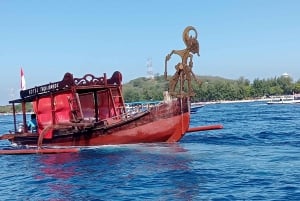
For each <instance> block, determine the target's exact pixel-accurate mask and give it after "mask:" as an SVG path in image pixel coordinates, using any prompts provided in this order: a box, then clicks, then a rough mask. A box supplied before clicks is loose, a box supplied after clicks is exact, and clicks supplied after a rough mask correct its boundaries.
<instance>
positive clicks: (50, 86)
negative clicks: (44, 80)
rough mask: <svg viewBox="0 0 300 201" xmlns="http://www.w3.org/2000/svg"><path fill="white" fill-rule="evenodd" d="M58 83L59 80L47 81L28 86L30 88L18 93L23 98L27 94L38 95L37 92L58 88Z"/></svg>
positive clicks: (42, 92) (46, 91)
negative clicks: (43, 83) (38, 84)
mask: <svg viewBox="0 0 300 201" xmlns="http://www.w3.org/2000/svg"><path fill="white" fill-rule="evenodd" d="M59 83H60V82H54V83H49V84H46V85H42V86H38V87H34V88H30V89H27V90H24V91H21V92H20V95H21V97H22V98H25V97H28V96H35V95H38V94H44V93H48V92H51V91H54V90H57V89H59V88H60V87H59V86H60V84H59Z"/></svg>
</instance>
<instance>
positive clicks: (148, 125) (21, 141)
mask: <svg viewBox="0 0 300 201" xmlns="http://www.w3.org/2000/svg"><path fill="white" fill-rule="evenodd" d="M188 104H189V101H188V100H187V99H178V100H175V101H172V102H170V103H163V104H161V105H158V106H156V107H153V108H152V109H151V110H149V111H145V112H143V113H139V114H136V115H135V116H131V117H128V118H127V119H125V120H120V121H116V122H111V123H110V124H109V125H97V124H95V125H93V126H92V127H89V128H87V129H84V130H80V128H73V127H72V128H71V129H70V128H69V129H62V130H60V129H57V130H55V131H54V135H53V137H52V139H43V142H42V144H43V145H46V146H49V145H51V146H99V145H113V144H132V143H154V142H177V141H179V140H180V139H181V138H182V137H183V136H184V134H185V133H186V132H187V130H188V129H189V123H190V113H189V109H188ZM38 138H39V136H38V135H33V134H21V135H17V134H16V135H14V137H13V138H12V139H10V141H11V142H12V143H16V144H18V145H37V143H38Z"/></svg>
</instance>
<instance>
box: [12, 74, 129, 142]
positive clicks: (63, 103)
mask: <svg viewBox="0 0 300 201" xmlns="http://www.w3.org/2000/svg"><path fill="white" fill-rule="evenodd" d="M121 82H122V74H121V73H120V72H118V71H116V72H115V73H113V75H112V77H111V78H109V79H107V78H106V74H104V76H103V77H95V76H94V75H91V74H87V75H85V76H84V77H83V78H74V77H73V75H72V74H71V73H66V74H65V75H64V77H63V79H62V80H61V81H58V82H53V83H49V84H46V85H41V86H36V87H34V88H30V89H27V90H22V91H21V92H20V97H21V98H20V99H16V100H12V101H9V103H11V104H12V105H13V112H14V115H15V104H16V103H21V104H22V111H23V125H24V126H25V132H27V128H26V103H28V102H31V103H32V107H33V111H34V113H35V114H36V116H37V123H38V133H40V132H41V131H43V130H44V129H45V128H46V127H47V126H48V125H58V124H63V123H70V122H72V123H79V122H89V123H91V122H100V121H104V120H109V119H114V120H117V119H121V118H122V116H126V110H125V104H124V99H123V96H122V85H121ZM15 125H16V122H15ZM15 130H16V126H15ZM51 133H52V132H49V135H47V134H46V135H45V138H51V137H52V136H51V135H52V134H51Z"/></svg>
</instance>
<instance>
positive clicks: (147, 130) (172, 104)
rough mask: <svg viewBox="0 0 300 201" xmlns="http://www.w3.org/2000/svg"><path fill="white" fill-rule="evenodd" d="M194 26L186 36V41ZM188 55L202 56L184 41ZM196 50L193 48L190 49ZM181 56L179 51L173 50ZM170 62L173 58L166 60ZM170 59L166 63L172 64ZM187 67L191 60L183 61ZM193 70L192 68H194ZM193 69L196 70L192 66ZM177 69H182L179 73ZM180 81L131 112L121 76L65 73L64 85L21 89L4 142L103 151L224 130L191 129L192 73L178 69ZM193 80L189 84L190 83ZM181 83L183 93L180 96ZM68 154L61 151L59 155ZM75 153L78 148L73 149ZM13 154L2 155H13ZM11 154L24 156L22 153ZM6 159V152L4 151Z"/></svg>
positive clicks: (209, 128)
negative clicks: (32, 122) (31, 120)
mask: <svg viewBox="0 0 300 201" xmlns="http://www.w3.org/2000/svg"><path fill="white" fill-rule="evenodd" d="M190 30H194V31H195V29H194V28H193V27H187V28H186V29H185V31H184V40H192V39H193V41H194V42H195V38H193V37H187V34H188V32H189V31H190ZM185 42H186V44H187V48H186V49H184V51H185V56H186V55H187V54H190V52H192V53H198V52H199V49H197V47H195V46H193V45H195V43H191V42H188V41H185ZM190 45H192V47H189V46H190ZM172 53H175V54H176V51H172ZM167 58H168V59H170V55H169V57H167ZM167 58H166V62H167V60H168V59H167ZM181 65H183V66H185V65H187V58H185V57H184V58H183V60H182V64H181ZM189 65H190V64H189ZM187 67H189V68H190V69H191V66H187ZM176 69H177V68H176ZM176 73H177V74H176V76H173V77H172V79H171V80H170V86H173V87H172V88H171V90H170V91H169V92H166V94H165V100H164V101H161V102H159V103H157V104H154V105H152V106H151V107H148V108H147V109H143V110H140V111H138V112H135V113H129V112H127V110H126V104H125V102H124V97H123V94H122V74H121V73H120V72H118V71H116V72H115V73H113V75H112V76H111V77H110V78H107V76H106V74H105V73H104V74H103V76H100V77H97V76H95V75H92V74H86V75H84V76H83V77H82V78H75V77H73V75H72V74H71V73H66V74H65V75H64V77H63V79H62V80H61V81H58V82H51V83H49V84H45V85H41V86H37V87H33V88H30V89H26V90H21V92H20V98H19V99H16V100H11V101H9V103H10V104H12V108H13V118H14V131H13V132H11V133H7V134H4V135H2V136H1V137H0V139H7V140H9V141H10V142H11V143H14V144H17V145H29V146H36V147H37V148H39V149H41V148H42V146H44V147H51V146H52V147H53V146H55V147H57V146H59V147H69V146H72V147H73V146H79V147H82V146H83V147H85V146H99V145H113V144H132V143H154V142H170V143H173V142H178V141H179V140H180V139H181V138H182V137H183V136H184V135H185V134H186V133H188V132H196V131H204V130H212V129H220V128H222V126H221V125H212V126H199V127H195V128H190V109H191V103H190V98H191V96H193V92H192V89H191V88H190V86H189V88H188V92H184V91H183V85H184V82H185V80H186V79H187V78H188V77H189V76H190V75H189V76H188V75H186V74H187V73H192V71H191V70H190V71H189V72H188V71H184V68H179V69H177V72H176ZM188 81H190V80H188ZM177 82H178V83H179V89H178V91H175V90H176V89H177V88H175V86H176V84H177ZM28 103H31V104H32V106H33V111H34V114H35V117H36V122H37V129H36V132H31V131H30V129H29V127H28V126H27V115H26V105H27V104H28ZM16 104H21V105H22V115H23V119H22V120H23V122H22V125H23V127H22V128H18V127H17V125H18V123H19V122H17V121H16V109H15V108H16ZM66 150H68V149H65V150H63V151H62V150H60V149H57V153H61V152H64V151H66ZM70 150H71V151H72V152H73V151H74V149H70ZM8 152H9V151H7V150H6V151H5V152H3V154H8ZM55 152H56V151H55V149H54V150H44V151H38V152H36V151H34V150H33V151H28V150H27V151H26V152H25V151H24V154H25V153H55ZM10 153H12V154H13V153H15V154H21V153H23V152H22V150H21V151H20V150H18V151H15V152H14V151H11V152H10ZM0 154H1V151H0Z"/></svg>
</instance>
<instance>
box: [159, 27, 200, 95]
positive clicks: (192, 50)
mask: <svg viewBox="0 0 300 201" xmlns="http://www.w3.org/2000/svg"><path fill="white" fill-rule="evenodd" d="M190 31H194V34H195V36H194V37H193V36H191V35H189V33H190ZM182 37H183V41H184V43H185V45H186V48H185V49H183V50H172V51H171V53H170V54H168V55H167V56H166V60H165V74H164V75H165V79H167V62H168V61H169V60H170V59H171V56H172V55H173V54H177V55H178V56H180V57H181V62H180V63H178V64H177V65H176V66H175V69H176V72H175V74H174V75H173V76H172V78H171V80H170V82H169V93H170V95H172V96H184V95H185V93H184V92H183V90H184V89H183V86H184V82H185V80H187V84H188V92H187V96H194V95H195V94H194V92H193V89H192V86H191V78H192V76H193V77H194V79H195V80H196V81H197V82H199V81H198V80H197V78H196V76H195V74H194V73H193V71H192V67H193V54H197V55H198V56H200V55H199V49H200V47H199V43H198V40H197V37H198V33H197V31H196V29H195V28H194V27H192V26H188V27H186V28H185V29H184V31H183V34H182ZM178 81H180V89H179V93H177V92H175V88H176V85H177V83H178Z"/></svg>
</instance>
